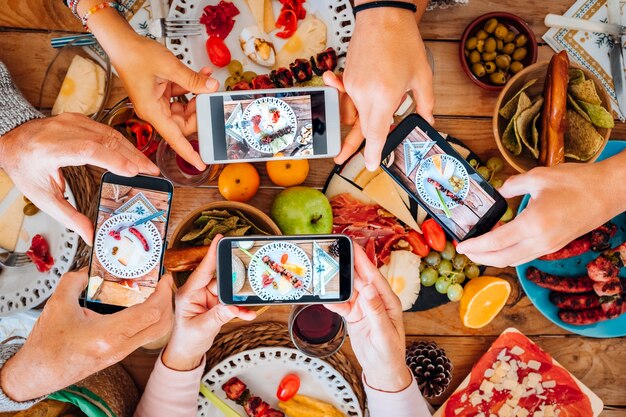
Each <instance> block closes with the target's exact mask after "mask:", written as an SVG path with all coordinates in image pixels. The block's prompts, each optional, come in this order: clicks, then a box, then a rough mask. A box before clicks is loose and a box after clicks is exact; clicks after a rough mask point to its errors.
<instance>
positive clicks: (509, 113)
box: [498, 78, 537, 120]
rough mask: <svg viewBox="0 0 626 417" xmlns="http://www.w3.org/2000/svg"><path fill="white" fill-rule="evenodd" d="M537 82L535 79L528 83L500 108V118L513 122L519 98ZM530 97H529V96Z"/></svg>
mask: <svg viewBox="0 0 626 417" xmlns="http://www.w3.org/2000/svg"><path fill="white" fill-rule="evenodd" d="M536 82H537V79H536V78H534V79H532V80H530V81H528V82H527V83H526V84H524V86H523V87H522V88H521V89H520V90H519V91H518V92H517V93H516V94H515V95H514V96H513V97H512V98H511V99H510V100H509V101H508V102H507V103H506V104H505V105H504V106H502V108H500V111H499V112H498V113H500V116H502V117H504V118H505V119H507V120H511V119H512V118H513V116H514V115H515V113H516V112H517V108H518V102H519V98H520V97H521V95H522V93H523V92H524V90H526V89H527V88H528V87H530V86H531V85H533V84H534V83H536ZM527 97H528V96H527Z"/></svg>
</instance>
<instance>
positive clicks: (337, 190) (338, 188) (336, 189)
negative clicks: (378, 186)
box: [326, 175, 376, 204]
mask: <svg viewBox="0 0 626 417" xmlns="http://www.w3.org/2000/svg"><path fill="white" fill-rule="evenodd" d="M344 193H347V194H350V195H351V196H352V197H354V198H356V199H357V200H359V201H360V202H361V203H363V204H376V201H374V200H373V199H371V198H370V197H368V196H367V195H366V194H365V193H363V191H361V190H359V189H358V188H357V187H355V186H354V185H353V184H351V183H350V182H349V181H347V180H346V179H345V178H343V177H342V176H340V175H333V177H332V178H331V180H330V182H329V183H328V187H326V197H327V198H328V199H331V198H333V197H335V196H337V195H339V194H344Z"/></svg>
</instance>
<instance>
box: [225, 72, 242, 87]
mask: <svg viewBox="0 0 626 417" xmlns="http://www.w3.org/2000/svg"><path fill="white" fill-rule="evenodd" d="M239 81H241V78H240V77H235V76H234V75H231V76H230V77H228V78H226V80H225V81H224V87H226V89H230V88H232V86H233V85H235V84H237V83H238V82H239Z"/></svg>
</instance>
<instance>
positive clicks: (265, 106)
mask: <svg viewBox="0 0 626 417" xmlns="http://www.w3.org/2000/svg"><path fill="white" fill-rule="evenodd" d="M243 121H244V123H245V125H246V128H245V129H244V130H243V135H244V138H245V140H246V142H247V143H248V145H250V147H252V148H254V149H256V150H257V151H259V152H263V153H271V154H275V153H276V152H280V151H282V150H283V149H285V148H286V147H287V146H289V145H291V144H292V143H293V140H294V138H295V137H296V133H297V129H298V121H297V119H296V113H295V112H294V111H293V109H292V108H291V106H289V105H288V104H287V103H285V102H284V101H283V100H281V99H279V98H276V97H261V98H258V99H256V100H254V101H253V102H252V103H250V104H249V105H248V107H246V109H245V110H244V111H243ZM281 130H282V131H285V132H286V133H285V134H283V135H280V136H276V137H273V138H272V135H276V134H277V132H280V131H281ZM264 137H267V138H272V139H270V141H269V142H266V141H264ZM274 142H278V143H279V145H275V144H274Z"/></svg>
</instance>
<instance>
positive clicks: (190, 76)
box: [169, 59, 219, 94]
mask: <svg viewBox="0 0 626 417" xmlns="http://www.w3.org/2000/svg"><path fill="white" fill-rule="evenodd" d="M176 61H177V64H176V65H175V67H174V72H173V73H171V74H170V80H169V81H173V82H175V83H176V84H178V85H179V86H181V87H182V88H183V89H184V90H187V91H189V92H191V93H194V94H200V93H212V92H214V91H216V90H217V89H218V87H219V82H218V81H217V80H216V79H215V78H211V77H210V76H209V75H207V74H206V71H203V72H196V71H194V70H192V69H191V68H189V67H188V66H186V65H185V64H183V63H182V62H181V61H179V60H178V59H176Z"/></svg>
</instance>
